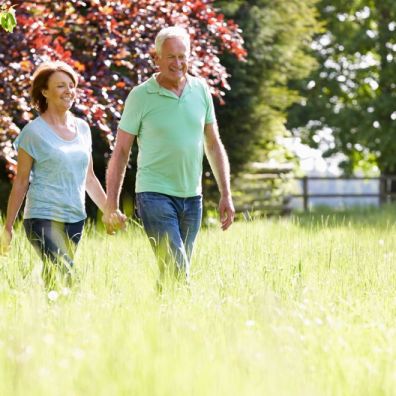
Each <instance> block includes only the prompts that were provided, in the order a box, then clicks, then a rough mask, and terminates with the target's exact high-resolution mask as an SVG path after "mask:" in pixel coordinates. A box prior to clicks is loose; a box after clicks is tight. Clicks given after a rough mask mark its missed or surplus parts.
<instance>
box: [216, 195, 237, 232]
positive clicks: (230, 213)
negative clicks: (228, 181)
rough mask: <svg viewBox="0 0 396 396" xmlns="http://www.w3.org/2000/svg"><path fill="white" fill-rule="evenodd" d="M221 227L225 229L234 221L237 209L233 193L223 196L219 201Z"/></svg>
mask: <svg viewBox="0 0 396 396" xmlns="http://www.w3.org/2000/svg"><path fill="white" fill-rule="evenodd" d="M219 212H220V221H221V229H222V230H223V231H225V230H226V229H227V228H228V227H229V226H230V225H231V224H232V222H233V221H234V216H235V209H234V204H233V202H232V198H231V195H228V196H224V197H223V196H222V197H221V198H220V202H219Z"/></svg>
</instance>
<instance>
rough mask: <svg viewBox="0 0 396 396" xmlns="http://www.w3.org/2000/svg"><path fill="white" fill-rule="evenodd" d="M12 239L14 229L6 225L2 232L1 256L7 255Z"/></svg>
mask: <svg viewBox="0 0 396 396" xmlns="http://www.w3.org/2000/svg"><path fill="white" fill-rule="evenodd" d="M11 240H12V230H11V231H10V230H8V229H6V228H5V227H4V228H3V229H2V230H1V233H0V256H5V255H6V254H7V253H8V251H9V250H10V246H11Z"/></svg>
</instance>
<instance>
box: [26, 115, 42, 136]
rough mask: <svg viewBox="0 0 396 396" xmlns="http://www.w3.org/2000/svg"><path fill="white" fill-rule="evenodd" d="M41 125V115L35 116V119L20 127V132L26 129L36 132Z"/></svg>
mask: <svg viewBox="0 0 396 396" xmlns="http://www.w3.org/2000/svg"><path fill="white" fill-rule="evenodd" d="M41 126H42V120H41V117H36V118H35V119H33V120H31V121H29V122H28V123H27V124H26V125H25V126H24V127H23V128H22V130H21V132H23V131H27V132H31V133H35V132H38V131H39V130H40V129H41Z"/></svg>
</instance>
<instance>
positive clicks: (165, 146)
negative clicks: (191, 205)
mask: <svg viewBox="0 0 396 396" xmlns="http://www.w3.org/2000/svg"><path fill="white" fill-rule="evenodd" d="M215 121H216V119H215V113H214V107H213V100H212V96H211V94H210V92H209V88H208V86H207V84H206V83H205V82H204V80H202V79H200V78H197V77H192V76H189V75H188V76H187V83H186V85H185V87H184V90H183V93H182V95H181V96H180V97H178V96H177V95H176V94H174V93H173V92H171V91H169V90H167V89H165V88H163V87H162V86H160V85H159V84H158V82H157V80H156V79H155V76H152V77H151V78H149V79H148V80H147V81H145V82H144V83H143V84H140V85H138V86H137V87H135V88H133V89H132V91H131V92H130V94H129V96H128V98H127V100H126V102H125V107H124V111H123V113H122V117H121V121H120V125H119V127H120V129H122V130H123V131H125V132H128V133H131V134H133V135H136V136H137V142H138V146H139V154H138V170H137V175H136V192H158V193H162V194H167V195H172V196H176V197H182V198H186V197H193V196H196V195H199V194H201V191H202V186H201V177H202V158H203V153H204V127H205V125H206V124H212V123H214V122H215Z"/></svg>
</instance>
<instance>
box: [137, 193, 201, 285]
mask: <svg viewBox="0 0 396 396" xmlns="http://www.w3.org/2000/svg"><path fill="white" fill-rule="evenodd" d="M136 206H137V212H138V215H139V217H140V218H141V220H142V223H143V227H144V230H145V232H146V234H147V236H148V237H149V240H150V243H151V246H152V248H153V250H154V252H155V254H156V257H157V261H158V265H159V269H160V277H161V279H163V277H164V275H165V272H166V271H170V272H172V273H174V274H175V275H176V276H177V277H179V276H182V277H185V278H186V279H187V280H188V279H189V275H190V260H191V255H192V252H193V248H194V241H195V238H196V236H197V234H198V231H199V228H200V226H201V219H202V196H201V195H198V196H195V197H189V198H179V197H173V196H170V195H165V194H160V193H154V192H142V193H137V194H136Z"/></svg>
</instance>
